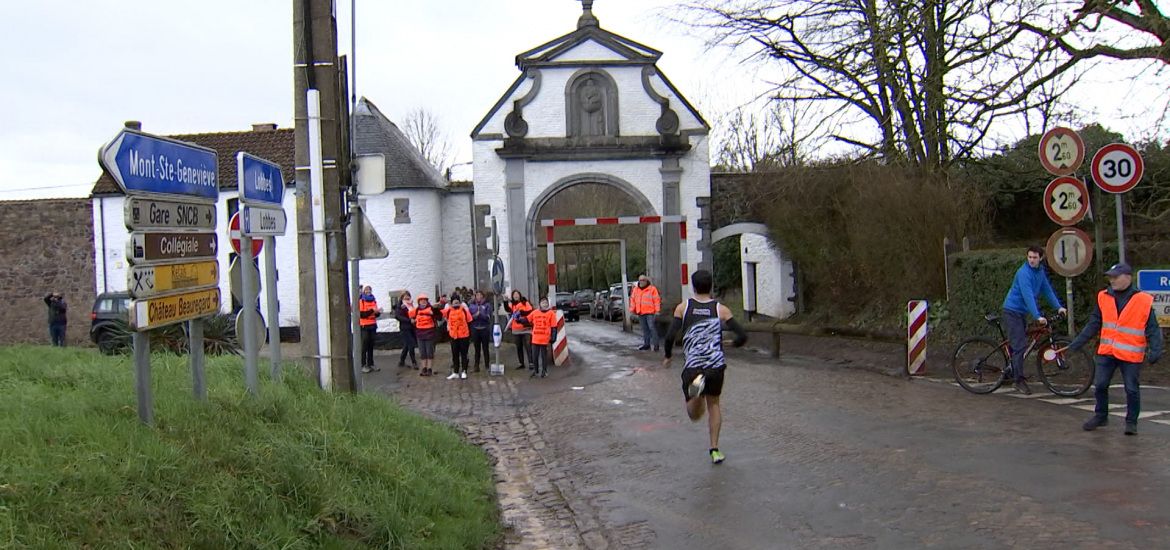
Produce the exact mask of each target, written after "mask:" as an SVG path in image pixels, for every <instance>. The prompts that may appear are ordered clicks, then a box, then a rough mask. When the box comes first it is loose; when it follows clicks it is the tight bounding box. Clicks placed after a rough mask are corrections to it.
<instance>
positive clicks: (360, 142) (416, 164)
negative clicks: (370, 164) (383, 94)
mask: <svg viewBox="0 0 1170 550" xmlns="http://www.w3.org/2000/svg"><path fill="white" fill-rule="evenodd" d="M353 117H354V147H353V148H354V155H358V156H360V155H378V154H380V155H384V156H385V157H386V188H387V189H420V188H421V189H447V186H448V184H447V179H446V178H444V177H443V175H442V174H440V173H439V170H438V169H436V168H435V167H434V166H432V165H431V163H429V162H427V160H426V159H425V158H423V155H422V153H421V152H419V150H418V149H417V148H416V147H415V146H414V145H412V144H411V143H410V140H409V139H407V138H406V134H404V133H402V130H400V129H399V128H398V126H396V125H395V124H394V123H393V122H390V119H389V118H386V115H384V114H382V111H380V110H378V106H377V105H374V103H373V102H372V101H370V100H369V99H366V98H364V97H363V98H361V99H360V100H359V101H358V104H357V107H355V108H354V111H353Z"/></svg>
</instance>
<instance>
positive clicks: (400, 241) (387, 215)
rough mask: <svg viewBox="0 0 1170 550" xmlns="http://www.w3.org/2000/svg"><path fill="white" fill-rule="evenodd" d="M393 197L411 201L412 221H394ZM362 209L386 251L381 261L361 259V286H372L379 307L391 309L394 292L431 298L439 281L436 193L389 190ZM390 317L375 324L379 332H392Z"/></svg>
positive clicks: (438, 204)
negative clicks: (388, 253)
mask: <svg viewBox="0 0 1170 550" xmlns="http://www.w3.org/2000/svg"><path fill="white" fill-rule="evenodd" d="M394 199H407V200H409V201H410V223H394V216H395V212H394ZM365 211H366V216H367V217H368V218H369V220H370V222H371V223H372V224H373V225H374V229H375V230H377V232H378V235H379V236H380V237H382V242H383V243H384V244H385V245H386V248H387V249H388V250H389V251H390V255H389V256H388V257H386V258H385V259H380V260H362V261H361V262H360V266H359V267H360V269H361V281H362V284H365V285H370V286H372V287H374V296H376V297H377V299H378V305H379V306H381V307H382V309H384V310H387V311H389V309H390V308H389V306H390V298H389V293H390V291H394V290H409V291H410V293H411V294H413V295H415V296H417V295H419V294H420V293H425V294H427V295H428V296H431V297H432V298H434V294H435V288H436V287H437V286H439V285H440V283H441V282H442V277H443V274H442V269H443V261H442V260H443V233H442V212H443V211H442V202H441V200H440V193H439V192H438V191H435V190H433V189H390V190H387V191H386V192H385V193H382V194H380V195H375V196H372V197H367V200H366V210H365ZM469 231H470V226H469ZM468 240H469V241H470V239H468ZM389 317H390V316H389V315H384V316H383V317H382V319H380V320H379V321H378V328H379V330H394V329H396V327H397V324H396V323H394V322H392V319H390V318H389Z"/></svg>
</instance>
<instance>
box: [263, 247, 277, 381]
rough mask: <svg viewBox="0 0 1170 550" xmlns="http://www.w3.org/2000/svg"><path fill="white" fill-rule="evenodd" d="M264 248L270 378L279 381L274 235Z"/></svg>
mask: <svg viewBox="0 0 1170 550" xmlns="http://www.w3.org/2000/svg"><path fill="white" fill-rule="evenodd" d="M266 240H267V241H268V248H266V249H265V250H264V285H265V287H266V288H268V294H267V296H268V300H267V302H268V304H267V309H268V351H269V353H270V354H271V357H272V371H271V375H272V379H273V380H275V381H278V382H279V381H280V317H279V315H280V308H279V304H278V303H277V294H276V290H277V289H276V237H268V238H267V239H266Z"/></svg>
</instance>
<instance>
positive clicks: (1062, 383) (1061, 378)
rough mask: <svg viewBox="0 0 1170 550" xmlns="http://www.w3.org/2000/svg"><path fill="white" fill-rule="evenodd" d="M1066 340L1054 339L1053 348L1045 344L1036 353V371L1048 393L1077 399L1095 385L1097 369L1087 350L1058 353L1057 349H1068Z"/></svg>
mask: <svg viewBox="0 0 1170 550" xmlns="http://www.w3.org/2000/svg"><path fill="white" fill-rule="evenodd" d="M1069 343H1070V342H1069V340H1068V339H1066V338H1053V339H1052V346H1051V347H1050V346H1048V345H1047V344H1045V345H1044V346H1042V347H1041V348H1040V349H1039V350H1037V351H1036V370H1038V371H1040V380H1041V381H1043V382H1044V386H1045V387H1047V388H1048V391H1050V392H1052V393H1055V394H1056V395H1063V396H1065V397H1076V396H1078V395H1081V394H1082V393H1085V391H1086V390H1088V389H1089V386H1090V385H1092V383H1093V373H1094V371H1096V369H1097V365H1096V363H1094V362H1093V356H1091V355H1089V352H1087V351H1085V350H1083V349H1082V350H1080V351H1075V352H1074V351H1066V352H1064V353H1061V354H1058V353H1056V349H1059V348H1064V347H1068V345H1069ZM1054 348H1055V349H1054Z"/></svg>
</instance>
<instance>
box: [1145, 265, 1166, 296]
mask: <svg viewBox="0 0 1170 550" xmlns="http://www.w3.org/2000/svg"><path fill="white" fill-rule="evenodd" d="M1138 288H1140V289H1142V290H1144V291H1146V292H1170V270H1167V269H1161V270H1152V269H1149V270H1143V271H1139V272H1138Z"/></svg>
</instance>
